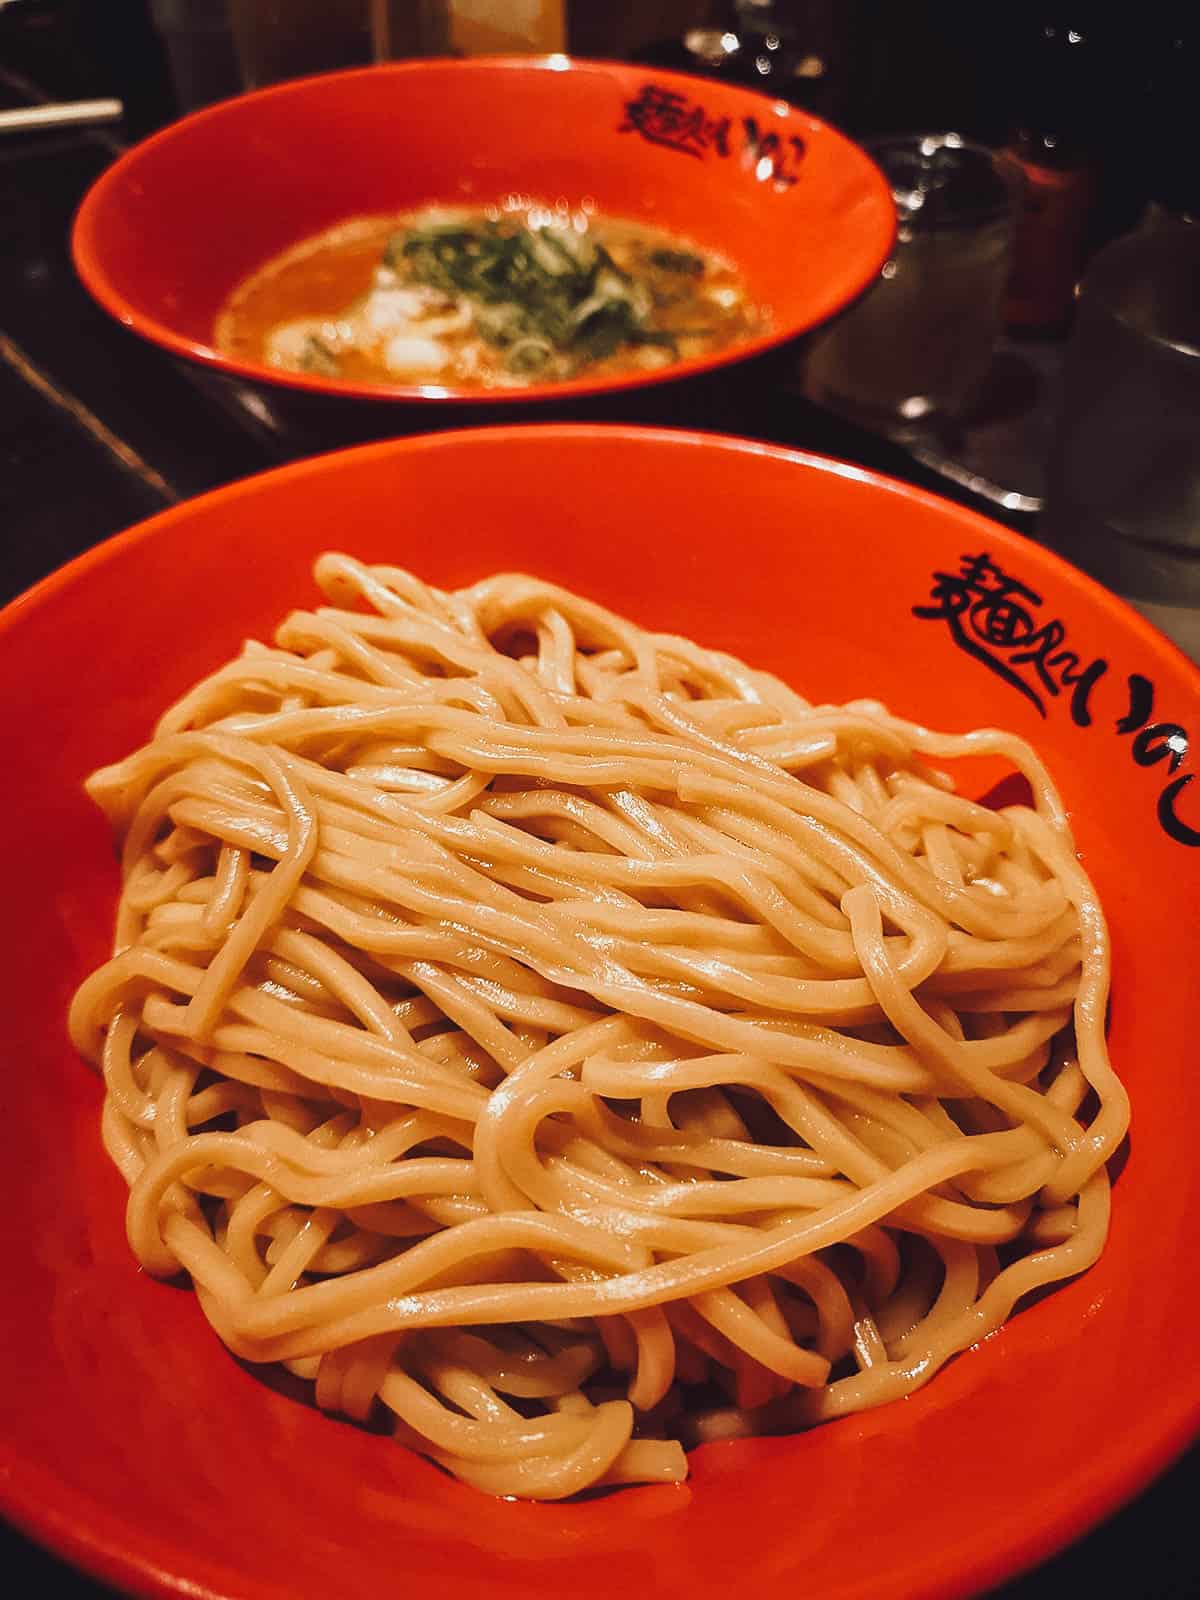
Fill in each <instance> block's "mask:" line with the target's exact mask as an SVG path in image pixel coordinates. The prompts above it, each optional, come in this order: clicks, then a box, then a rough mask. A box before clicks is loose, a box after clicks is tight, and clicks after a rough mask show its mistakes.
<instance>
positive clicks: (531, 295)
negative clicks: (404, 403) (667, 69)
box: [216, 207, 765, 388]
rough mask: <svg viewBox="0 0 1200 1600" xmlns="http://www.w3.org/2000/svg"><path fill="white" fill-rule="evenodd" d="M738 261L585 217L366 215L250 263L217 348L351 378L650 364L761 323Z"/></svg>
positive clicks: (454, 378) (474, 383) (459, 383)
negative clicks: (733, 262) (253, 264)
mask: <svg viewBox="0 0 1200 1600" xmlns="http://www.w3.org/2000/svg"><path fill="white" fill-rule="evenodd" d="M764 321H765V319H764V316H763V313H762V312H761V311H759V310H758V309H757V308H755V307H754V306H752V305H751V303H750V300H749V297H748V295H747V293H746V289H745V285H744V284H743V283H742V281H741V279H740V277H739V276H738V274H737V272H736V271H735V270H734V268H733V267H732V266H731V265H730V264H729V263H728V262H726V261H723V260H721V259H720V258H719V257H717V256H715V255H713V254H712V253H711V252H710V251H705V250H701V249H699V248H698V247H697V246H695V245H693V244H692V243H690V242H689V241H687V240H683V239H680V238H678V237H676V236H675V235H673V234H669V233H666V232H664V231H663V230H662V229H658V228H652V227H648V226H646V225H645V224H642V223H633V222H624V221H620V220H617V219H615V218H600V217H597V216H595V215H592V214H589V213H586V212H582V211H580V212H574V213H572V212H569V211H567V210H566V209H562V208H560V209H556V210H550V209H544V208H535V209H532V210H522V211H503V210H500V209H499V208H496V207H489V208H487V209H486V210H477V211H447V210H436V211H434V210H430V211H424V212H420V213H414V214H412V215H409V216H404V217H360V218H357V219H355V220H353V221H350V222H345V223H342V224H340V225H339V226H337V227H336V228H331V229H329V230H328V231H327V232H325V233H322V234H319V235H317V237H315V238H312V239H306V240H304V241H303V242H302V243H301V244H298V245H295V246H293V247H292V248H291V249H290V250H288V251H286V252H285V253H284V254H283V255H281V256H278V257H276V258H275V259H274V260H273V261H269V262H267V263H266V265H265V266H263V267H261V268H259V269H258V271H256V272H254V273H252V274H251V275H250V277H248V278H247V279H245V280H244V281H243V282H242V283H241V284H239V285H238V287H237V288H236V289H235V290H234V291H233V293H232V294H231V295H230V297H229V299H228V300H227V301H226V303H225V305H224V306H223V307H222V309H221V312H220V315H219V316H218V318H217V324H216V343H217V347H218V349H220V350H222V351H223V352H224V353H226V354H227V355H231V356H235V357H238V358H240V359H241V360H246V361H254V362H262V363H265V364H266V365H268V366H273V367H277V368H279V369H281V370H282V371H286V372H303V373H309V374H312V375H314V376H318V377H323V378H329V379H331V380H333V381H338V380H341V381H343V382H347V383H373V384H388V383H394V384H412V383H420V384H433V385H437V386H445V387H452V388H514V387H521V386H523V385H527V384H531V383H546V382H565V381H568V380H570V379H571V378H575V377H580V376H583V375H585V374H586V375H588V376H590V375H593V374H600V373H603V374H606V375H607V374H614V373H625V372H647V371H652V370H654V369H656V368H661V367H665V366H669V365H671V363H673V362H675V361H681V360H686V359H688V358H690V357H694V356H698V355H704V354H707V353H708V352H710V351H714V350H720V349H723V348H724V347H725V346H727V345H729V344H732V343H735V342H736V341H738V340H740V339H746V338H748V337H750V336H751V335H752V334H753V333H756V332H759V331H761V329H762V328H763V326H764Z"/></svg>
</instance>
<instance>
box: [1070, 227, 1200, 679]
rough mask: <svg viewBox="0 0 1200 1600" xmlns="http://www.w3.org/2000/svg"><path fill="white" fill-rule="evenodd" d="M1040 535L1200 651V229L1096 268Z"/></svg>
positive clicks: (1132, 239)
mask: <svg viewBox="0 0 1200 1600" xmlns="http://www.w3.org/2000/svg"><path fill="white" fill-rule="evenodd" d="M1039 532H1040V534H1041V536H1042V537H1043V538H1044V539H1045V540H1046V542H1047V543H1048V544H1051V545H1053V546H1054V547H1055V548H1056V549H1058V550H1059V551H1060V552H1061V553H1062V554H1063V555H1065V556H1066V557H1067V558H1068V559H1069V560H1071V561H1073V562H1075V564H1076V565H1077V566H1081V567H1083V568H1084V569H1085V570H1086V571H1088V572H1090V573H1091V574H1092V575H1093V576H1094V577H1097V578H1099V579H1100V581H1101V582H1102V583H1104V584H1107V585H1108V587H1109V588H1110V589H1114V590H1116V591H1117V593H1118V594H1121V595H1123V596H1124V597H1125V598H1126V599H1127V600H1130V601H1132V603H1133V604H1134V605H1135V606H1137V608H1138V609H1139V610H1140V611H1142V612H1143V613H1144V614H1145V615H1146V616H1147V617H1149V618H1150V620H1151V621H1152V622H1154V623H1156V624H1157V625H1158V626H1159V627H1160V628H1162V629H1163V631H1164V632H1165V633H1168V634H1170V635H1171V636H1172V637H1173V638H1174V639H1175V640H1176V641H1177V642H1178V643H1179V644H1180V645H1182V647H1183V648H1184V649H1185V650H1187V651H1188V652H1189V653H1190V654H1191V655H1192V656H1193V657H1194V658H1196V659H1198V660H1200V225H1197V224H1194V223H1174V224H1169V225H1166V226H1163V227H1160V228H1155V229H1153V230H1147V231H1145V232H1139V233H1133V234H1127V235H1126V236H1125V237H1124V238H1122V239H1117V240H1115V241H1114V242H1113V243H1112V244H1110V245H1108V246H1107V247H1106V248H1105V249H1104V250H1102V251H1101V252H1100V254H1099V255H1098V256H1097V257H1096V258H1095V260H1094V261H1093V262H1092V263H1091V265H1090V266H1089V268H1088V270H1087V272H1086V274H1085V276H1084V279H1083V282H1082V284H1081V285H1080V290H1079V305H1078V311H1077V315H1076V320H1075V327H1074V331H1073V334H1072V337H1071V344H1070V347H1069V349H1068V352H1067V364H1066V379H1065V389H1064V395H1063V408H1062V412H1061V415H1060V418H1059V425H1058V431H1057V434H1056V439H1055V446H1054V450H1053V454H1052V458H1051V462H1050V478H1049V487H1048V493H1047V504H1046V511H1045V514H1044V516H1043V519H1042V524H1041V528H1040V530H1039Z"/></svg>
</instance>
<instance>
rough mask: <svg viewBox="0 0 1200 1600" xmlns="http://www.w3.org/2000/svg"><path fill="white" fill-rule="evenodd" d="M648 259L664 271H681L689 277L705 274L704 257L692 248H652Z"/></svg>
mask: <svg viewBox="0 0 1200 1600" xmlns="http://www.w3.org/2000/svg"><path fill="white" fill-rule="evenodd" d="M646 260H647V261H649V263H650V265H651V266H652V267H658V268H659V270H660V271H662V272H681V273H684V274H686V276H687V277H689V278H702V277H703V276H704V261H703V258H702V257H700V256H696V255H693V254H692V252H691V251H690V250H651V252H650V254H649V255H648V256H647V257H646Z"/></svg>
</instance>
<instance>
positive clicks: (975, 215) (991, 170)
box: [805, 133, 1019, 430]
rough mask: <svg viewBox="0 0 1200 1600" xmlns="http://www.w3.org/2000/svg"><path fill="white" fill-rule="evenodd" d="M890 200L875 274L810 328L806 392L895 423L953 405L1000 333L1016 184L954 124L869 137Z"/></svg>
mask: <svg viewBox="0 0 1200 1600" xmlns="http://www.w3.org/2000/svg"><path fill="white" fill-rule="evenodd" d="M866 149H867V151H868V153H869V154H870V155H871V156H872V157H873V159H874V160H875V161H876V162H877V163H878V164H879V166H880V167H881V168H882V170H883V173H884V175H885V176H886V178H887V179H888V182H889V183H890V184H891V188H892V197H893V199H894V200H895V202H896V221H897V232H896V243H895V248H894V249H893V251H892V254H891V256H890V258H889V259H888V261H887V262H886V263H885V264H884V267H883V271H882V272H881V274H880V277H879V279H878V280H877V282H876V283H875V284H874V285H873V286H872V287H871V288H870V289H868V290H867V292H866V294H865V295H863V297H862V298H861V299H860V300H859V301H857V302H856V304H854V305H853V306H851V307H850V309H849V310H848V311H846V312H844V313H843V314H842V315H841V316H840V317H839V318H838V319H837V321H836V322H834V323H831V324H830V326H829V327H828V328H827V329H824V330H823V331H822V332H821V333H819V334H818V335H817V336H816V338H815V340H814V342H813V345H812V348H811V350H810V352H809V354H808V357H807V360H806V363H805V388H806V391H807V392H808V394H809V395H810V396H811V398H812V399H814V400H816V401H818V402H819V403H820V404H822V405H826V406H829V407H830V408H831V409H833V410H836V411H840V412H842V413H844V414H846V415H849V416H851V417H853V418H855V419H857V420H860V421H863V422H865V423H867V424H869V425H871V426H882V427H884V428H888V429H900V430H902V429H903V428H904V426H905V425H911V424H919V423H922V422H924V421H925V420H926V419H932V418H934V417H942V416H949V417H955V416H958V415H960V414H961V413H962V412H963V411H964V410H965V409H966V408H967V406H968V405H969V402H970V400H971V398H972V396H973V395H974V393H975V391H976V390H977V388H978V387H979V385H980V383H981V382H982V380H983V378H984V377H985V376H986V374H987V371H988V367H989V365H990V363H991V356H992V349H993V346H994V345H995V342H996V337H997V335H998V333H999V332H1000V321H1001V312H1002V308H1003V299H1004V290H1005V285H1006V283H1007V279H1008V272H1009V264H1010V258H1011V253H1012V239H1013V230H1014V223H1015V218H1016V212H1017V207H1018V205H1019V198H1018V188H1017V184H1016V179H1015V174H1014V173H1013V172H1012V171H1011V169H1010V168H1009V166H1008V164H1007V163H1006V162H1005V161H1004V159H1003V158H1002V157H1000V156H998V155H997V154H996V153H995V152H994V151H992V150H987V149H985V148H984V147H983V146H981V145H974V144H970V143H968V142H967V141H966V140H964V139H962V138H960V137H959V135H958V134H956V133H928V134H906V135H902V136H898V137H895V138H889V139H878V140H872V141H869V142H868V143H867V145H866Z"/></svg>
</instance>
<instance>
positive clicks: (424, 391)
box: [70, 53, 897, 407]
mask: <svg viewBox="0 0 1200 1600" xmlns="http://www.w3.org/2000/svg"><path fill="white" fill-rule="evenodd" d="M431 68H438V69H453V70H454V71H455V72H459V73H463V74H466V75H469V76H484V75H489V74H494V73H497V72H512V71H526V72H528V71H534V72H551V73H556V74H560V75H562V76H565V77H569V76H570V74H571V73H572V72H596V73H602V74H605V75H607V76H609V77H612V78H617V79H620V80H629V79H632V78H635V77H647V76H649V75H651V74H652V75H653V77H654V80H655V82H656V83H658V82H661V83H662V84H664V85H665V86H666V87H668V88H671V87H675V88H678V89H680V91H681V92H690V93H692V94H695V93H696V85H697V84H698V83H699V84H705V83H706V82H711V83H712V85H713V86H715V87H716V88H718V89H719V90H720V91H721V93H723V94H730V93H732V94H733V95H735V96H738V97H744V98H745V99H746V100H747V101H757V102H759V103H761V104H764V105H769V106H786V107H787V112H788V114H789V115H791V116H794V117H796V118H798V119H799V120H800V121H801V122H802V123H803V124H804V125H805V127H806V128H807V129H808V130H809V131H810V132H811V131H816V130H820V132H821V133H822V135H826V134H828V135H831V136H833V137H834V138H835V139H836V140H837V141H839V142H840V143H841V144H842V145H844V146H846V147H848V148H849V149H850V150H851V151H853V152H854V154H855V156H856V157H861V158H862V160H863V162H864V171H863V177H864V179H865V180H866V181H867V182H868V183H870V184H871V185H872V186H873V187H874V188H875V190H876V191H877V193H878V197H879V199H880V201H881V202H882V205H881V207H880V214H879V219H878V221H879V225H878V226H877V227H876V229H875V237H874V238H873V239H872V241H871V242H872V245H873V248H872V250H871V251H869V252H868V251H867V250H866V249H864V250H863V254H862V260H863V263H864V266H863V267H862V268H860V269H859V270H858V271H857V272H856V273H854V274H853V275H852V276H851V277H849V278H848V279H847V281H846V284H845V285H843V287H841V288H840V289H839V290H838V291H837V292H836V294H830V295H829V296H828V297H827V301H826V302H824V303H823V304H822V306H821V308H820V314H819V315H818V316H817V317H816V318H810V319H809V320H807V321H805V322H804V323H802V324H797V325H794V326H787V327H779V328H775V327H770V328H767V329H764V331H763V332H761V333H758V334H755V335H754V337H753V338H750V339H743V340H740V341H738V342H736V343H734V344H732V345H728V346H725V347H723V348H722V349H720V350H715V351H710V352H709V353H708V354H707V355H700V356H692V357H688V358H687V359H685V360H682V361H676V362H673V363H672V364H671V365H670V366H669V367H663V368H659V369H656V370H651V371H648V372H644V373H642V372H632V373H617V374H612V375H610V376H608V377H591V378H589V377H586V376H585V377H581V378H570V379H567V380H565V381H564V382H561V383H531V384H526V385H523V386H522V387H520V388H513V389H501V390H493V389H468V388H463V387H453V386H451V385H446V384H436V383H429V384H421V383H405V384H384V383H357V382H349V383H346V382H341V381H337V382H333V381H331V380H330V379H328V378H321V377H319V376H315V375H313V374H310V373H302V372H284V371H282V370H281V369H279V368H275V367H269V366H267V365H266V364H265V363H264V362H256V361H243V360H240V359H236V358H234V357H232V356H227V355H225V354H223V353H222V352H221V351H220V350H218V349H216V347H215V346H214V345H212V344H206V343H204V342H203V341H202V340H199V339H191V338H188V337H187V336H186V335H184V334H181V333H178V332H176V331H175V330H174V329H173V328H171V327H170V326H168V324H167V323H165V322H162V321H160V320H159V318H157V317H153V316H149V315H147V314H146V313H145V312H143V311H140V310H138V309H137V308H136V307H135V306H132V305H131V304H130V303H129V301H128V300H127V299H126V298H125V296H124V295H123V294H122V293H121V291H120V290H119V289H118V288H117V287H116V286H115V285H114V284H113V282H112V280H111V278H110V277H109V274H108V272H107V270H106V268H105V267H104V264H103V261H102V259H101V256H100V254H99V252H98V251H97V248H96V242H95V235H96V227H97V218H98V217H99V216H101V215H102V214H103V210H104V207H105V205H106V203H107V201H108V197H109V194H110V191H112V190H114V189H115V188H116V187H117V186H118V185H119V184H120V183H121V182H122V181H123V180H124V178H125V176H126V175H127V174H128V173H129V171H130V170H131V169H132V168H133V167H135V166H136V165H137V164H138V163H139V162H140V161H141V160H142V159H143V158H144V156H145V155H146V154H147V153H148V152H149V151H151V150H157V149H160V148H161V147H163V146H165V145H168V144H170V143H171V142H173V141H174V140H177V139H181V138H184V139H186V138H187V136H188V132H189V130H190V129H192V128H193V127H194V126H196V125H197V124H199V123H202V122H209V121H217V120H220V119H221V118H222V117H225V116H228V115H230V114H231V112H232V111H233V110H234V108H239V107H241V106H243V105H244V104H245V103H246V102H247V101H260V100H264V99H268V98H280V99H282V98H285V97H286V96H288V95H290V94H303V93H304V91H305V90H306V88H307V87H308V86H309V85H311V84H313V83H325V82H330V81H333V80H341V79H360V78H362V77H364V76H367V75H370V76H373V77H377V76H381V75H388V76H396V77H402V76H407V75H411V74H414V73H417V74H419V73H424V72H427V71H429V70H430V69H431ZM896 227H897V223H896V213H895V205H894V203H893V201H892V192H891V186H890V185H889V183H888V181H887V179H886V177H885V176H884V174H883V173H882V171H881V170H880V168H879V165H878V163H877V162H876V161H875V160H873V158H872V157H871V156H870V155H869V154H868V153H867V152H866V151H865V150H864V149H863V147H862V145H861V144H859V143H857V142H856V141H855V140H853V139H851V138H850V136H849V135H848V134H845V133H843V132H842V131H841V130H840V129H839V128H837V127H835V126H834V125H833V124H832V123H830V122H825V121H823V120H822V119H821V118H819V117H815V116H812V115H811V114H810V113H809V112H807V111H805V110H803V109H802V108H801V107H799V106H794V105H792V104H790V102H787V101H783V100H780V99H779V98H778V97H777V96H771V95H767V94H763V93H762V92H761V91H759V90H756V89H754V88H751V87H748V86H746V85H743V84H730V83H723V82H721V81H720V80H719V79H713V80H705V79H704V78H701V77H697V76H696V75H694V74H690V73H684V72H675V71H671V70H669V69H666V70H662V71H660V70H659V69H658V68H656V67H642V66H639V65H637V64H636V63H631V62H624V61H605V60H601V59H595V58H592V57H588V56H570V55H563V54H560V53H550V54H546V55H537V56H512V55H486V56H471V57H468V58H465V59H464V58H460V57H457V56H428V57H422V58H420V59H418V60H413V61H381V62H375V63H373V64H372V65H369V66H365V67H347V68H344V69H343V70H341V71H338V72H323V73H310V74H307V75H305V76H303V77H299V78H289V79H287V80H285V81H284V82H282V83H275V84H270V85H268V86H267V87H265V88H262V89H253V90H250V91H248V92H246V93H244V94H239V95H234V96H232V97H230V98H229V99H227V100H220V101H217V102H216V104H214V105H210V106H204V107H202V108H201V109H200V110H198V111H192V112H189V113H188V114H187V115H186V116H183V117H179V118H177V119H176V120H175V121H174V122H170V123H168V124H167V126H166V127H164V128H160V129H159V130H158V132H156V133H153V134H151V135H150V136H149V137H148V138H146V139H141V140H139V141H138V142H137V143H136V144H134V145H131V146H130V148H129V149H128V150H126V151H125V152H124V154H122V155H121V156H119V157H118V158H117V159H116V160H115V161H114V162H113V163H112V165H111V166H109V167H107V168H106V169H105V170H104V171H103V172H102V173H101V174H100V176H99V177H98V178H97V179H96V180H95V182H94V183H93V184H92V185H91V186H90V188H89V189H88V190H87V192H86V194H85V195H84V197H83V199H82V201H81V202H80V204H79V207H78V209H77V211H76V213H75V216H74V219H73V220H72V223H71V230H70V251H71V259H72V262H73V264H74V267H75V270H76V272H77V273H78V275H79V278H80V281H81V282H82V283H83V286H84V288H85V289H87V291H88V293H89V294H90V295H91V296H92V298H93V299H94V300H96V301H97V302H98V303H99V305H100V306H101V307H102V308H103V309H104V310H105V311H107V312H108V314H109V315H110V316H111V317H113V318H114V320H115V321H117V322H119V323H120V324H121V325H122V326H123V327H125V328H128V329H129V330H130V331H131V332H133V333H135V334H137V335H138V336H139V337H140V338H142V339H145V340H147V341H148V342H149V343H151V344H154V345H158V346H159V348H160V349H164V350H166V351H167V352H168V353H169V354H170V355H173V356H176V357H182V358H183V359H185V360H187V361H191V362H195V363H197V364H198V365H199V366H200V367H201V368H203V369H204V370H206V371H208V372H211V373H220V374H222V375H224V376H226V377H231V378H241V379H243V380H245V381H247V382H251V383H258V384H263V385H266V386H268V387H271V388H283V389H289V390H293V391H294V390H299V391H301V392H303V393H307V394H314V395H323V396H325V397H326V398H327V399H333V400H344V401H346V402H348V403H353V402H363V401H366V402H372V401H373V402H376V403H377V402H379V401H384V402H391V403H397V404H400V405H405V406H412V405H415V404H421V403H428V402H430V401H433V402H435V403H437V404H439V405H450V406H460V407H461V406H494V407H505V406H509V405H528V404H531V403H532V404H537V403H538V402H545V401H553V400H556V399H576V398H584V397H587V396H590V395H601V394H610V393H619V392H621V391H624V390H628V389H644V388H650V387H657V386H658V385H660V384H664V383H677V382H679V381H681V380H683V379H686V378H692V377H697V376H699V375H701V374H702V373H707V372H711V371H713V370H715V369H717V368H721V367H727V366H732V365H734V364H735V363H737V362H742V361H748V360H751V359H752V358H753V357H754V356H758V355H762V354H764V353H765V352H767V351H768V350H775V349H778V348H779V346H780V345H783V344H787V343H788V342H789V341H790V340H792V339H795V338H799V337H800V336H801V335H802V334H804V333H807V332H810V331H811V330H812V329H813V328H816V327H819V326H822V325H823V324H824V323H826V322H828V321H830V320H831V319H832V318H833V317H835V316H837V315H838V314H839V313H840V312H841V311H844V310H845V309H846V307H847V306H848V305H850V304H851V303H852V302H853V301H854V300H856V299H857V298H858V296H859V295H860V294H862V293H863V291H864V290H865V289H866V288H867V287H868V286H869V285H870V284H871V283H872V282H873V281H874V279H875V278H876V277H877V276H878V273H879V269H880V268H881V267H882V266H883V263H884V262H885V261H886V259H887V257H888V254H889V252H890V251H891V249H892V246H893V244H894V242H895V237H896Z"/></svg>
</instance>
